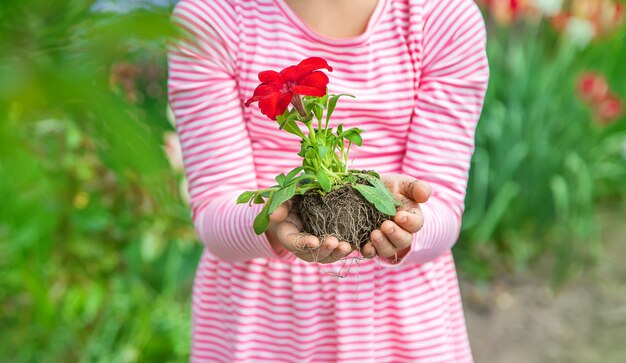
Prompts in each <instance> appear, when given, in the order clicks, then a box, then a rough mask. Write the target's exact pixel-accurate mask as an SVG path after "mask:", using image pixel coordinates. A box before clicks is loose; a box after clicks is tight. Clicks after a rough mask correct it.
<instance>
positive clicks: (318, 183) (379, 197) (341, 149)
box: [237, 94, 401, 234]
mask: <svg viewBox="0 0 626 363" xmlns="http://www.w3.org/2000/svg"><path fill="white" fill-rule="evenodd" d="M343 96H348V97H354V96H351V95H345V94H341V95H328V94H326V95H325V96H323V97H311V96H306V97H303V99H302V103H303V106H304V110H305V111H306V114H302V115H301V114H300V113H299V112H298V110H297V109H296V108H295V107H293V108H292V109H286V110H285V112H284V113H283V114H282V115H280V116H278V117H277V118H276V122H278V125H279V129H284V130H285V131H287V132H289V133H291V134H294V135H296V136H298V137H300V138H301V141H300V145H301V146H300V152H299V153H298V155H299V156H301V157H302V166H300V167H297V168H295V169H293V170H292V171H290V172H289V174H288V175H287V176H285V175H284V174H280V175H278V176H277V177H276V182H277V183H278V185H276V186H274V187H271V188H268V189H263V190H258V191H246V192H244V193H242V194H241V195H240V196H239V198H237V203H238V204H243V203H250V202H251V201H253V202H254V203H255V204H262V203H265V206H264V207H263V209H262V210H261V212H260V213H259V214H258V215H257V216H256V218H255V219H254V224H253V227H254V231H255V232H256V234H262V233H263V232H265V231H266V230H267V228H268V227H269V223H270V217H269V215H270V214H272V212H274V211H275V210H276V208H278V207H279V206H280V205H281V204H282V203H284V202H286V201H288V200H289V199H291V198H292V197H293V196H294V195H302V194H304V193H306V192H307V191H308V190H313V189H319V190H321V191H322V192H324V193H328V192H330V191H331V190H333V189H336V188H340V187H342V186H344V185H346V184H353V183H356V179H354V178H351V176H353V175H354V173H355V172H356V171H354V170H348V153H349V152H350V147H351V146H352V144H356V145H357V146H361V145H362V144H363V139H362V138H361V133H362V132H363V130H361V129H359V128H356V127H355V128H351V129H348V130H345V131H344V130H343V125H339V126H338V127H337V131H336V133H333V129H332V128H329V127H328V123H329V121H330V117H331V116H332V114H333V112H334V111H335V107H336V106H337V101H338V100H339V98H341V97H343ZM294 97H300V96H298V95H295V96H294ZM324 113H326V118H325V123H324V126H322V120H323V119H324ZM313 118H315V119H317V122H318V124H317V129H315V128H313ZM297 122H300V123H302V124H304V125H305V126H306V127H307V128H308V129H309V134H308V135H305V134H304V133H303V132H302V131H301V130H300V128H299V127H298V124H297ZM346 141H347V144H348V145H347V147H346ZM302 171H304V175H301V176H300V177H296V176H297V175H298V174H299V173H300V172H302ZM357 175H359V176H360V177H361V178H367V179H366V180H367V181H368V182H369V183H370V184H372V185H373V186H374V187H370V186H367V185H360V186H358V187H355V189H356V190H357V191H358V192H359V193H361V195H362V196H363V197H364V198H365V199H366V200H367V201H369V202H370V203H372V204H373V205H374V206H375V207H376V209H378V210H379V211H380V212H382V213H384V214H387V215H389V216H393V215H395V214H396V208H395V206H396V205H401V204H398V203H399V202H398V201H397V200H396V199H395V198H394V197H393V195H392V194H391V193H390V192H389V190H388V189H387V187H386V186H385V185H384V184H383V182H382V181H380V175H378V174H357ZM374 180H376V181H374ZM267 193H269V194H267ZM264 194H266V195H267V196H266V198H267V200H263V197H264V196H265V195H264Z"/></svg>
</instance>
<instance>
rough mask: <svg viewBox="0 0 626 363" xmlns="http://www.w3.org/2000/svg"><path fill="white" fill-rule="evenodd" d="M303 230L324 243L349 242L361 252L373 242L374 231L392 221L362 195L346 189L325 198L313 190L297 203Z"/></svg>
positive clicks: (349, 188) (338, 190) (319, 192)
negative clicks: (334, 239) (333, 239)
mask: <svg viewBox="0 0 626 363" xmlns="http://www.w3.org/2000/svg"><path fill="white" fill-rule="evenodd" d="M296 207H297V208H298V209H299V213H300V218H301V219H302V230H303V232H305V233H309V234H312V235H314V236H317V237H318V238H320V240H322V241H323V240H324V239H325V238H326V237H327V236H334V237H337V239H338V240H339V241H346V242H349V243H350V244H351V245H352V246H353V247H354V249H356V250H357V251H360V250H361V247H362V246H363V245H364V244H365V243H367V242H369V241H370V234H371V233H372V231H373V230H375V229H378V228H380V226H381V224H382V223H383V222H384V221H385V220H387V219H388V218H389V217H387V216H385V215H384V214H382V213H381V212H379V211H378V210H377V209H376V208H375V207H374V206H373V205H372V204H371V203H369V202H368V201H367V200H365V198H363V197H362V196H361V194H360V193H359V192H358V191H356V190H355V189H353V188H352V187H351V186H350V185H346V186H344V187H341V188H339V189H336V190H332V191H330V192H329V193H328V194H326V195H322V193H321V191H320V190H309V191H308V192H306V193H305V194H304V195H303V196H302V197H300V198H299V199H297V203H296Z"/></svg>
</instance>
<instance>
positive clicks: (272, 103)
mask: <svg viewBox="0 0 626 363" xmlns="http://www.w3.org/2000/svg"><path fill="white" fill-rule="evenodd" d="M292 97H293V94H292V93H280V92H274V93H272V94H270V95H268V96H267V97H263V98H261V100H260V101H259V108H260V109H261V112H262V113H263V114H264V115H265V116H267V117H269V118H271V119H272V120H276V116H278V115H282V114H283V113H284V112H285V110H286V109H287V106H289V103H290V102H291V98H292Z"/></svg>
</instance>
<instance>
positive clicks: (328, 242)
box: [316, 236, 339, 261]
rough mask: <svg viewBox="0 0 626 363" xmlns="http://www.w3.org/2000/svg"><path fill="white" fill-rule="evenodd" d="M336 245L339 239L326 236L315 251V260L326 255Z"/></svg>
mask: <svg viewBox="0 0 626 363" xmlns="http://www.w3.org/2000/svg"><path fill="white" fill-rule="evenodd" d="M337 247H339V240H338V239H337V238H336V237H333V236H328V237H326V239H325V240H324V243H322V246H321V247H320V249H319V250H318V251H316V252H317V260H318V261H321V260H323V259H325V258H326V257H328V256H329V255H330V254H331V253H332V252H333V251H334V250H335V249H336V248H337Z"/></svg>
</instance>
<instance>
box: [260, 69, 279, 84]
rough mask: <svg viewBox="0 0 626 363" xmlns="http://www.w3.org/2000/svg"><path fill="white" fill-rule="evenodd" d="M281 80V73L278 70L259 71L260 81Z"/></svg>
mask: <svg viewBox="0 0 626 363" xmlns="http://www.w3.org/2000/svg"><path fill="white" fill-rule="evenodd" d="M279 80H280V74H278V72H276V71H263V72H261V73H259V81H261V82H263V83H268V82H276V81H279Z"/></svg>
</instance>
